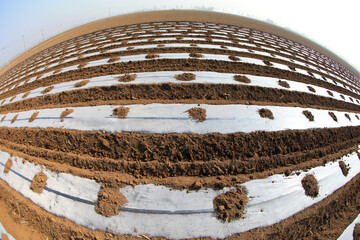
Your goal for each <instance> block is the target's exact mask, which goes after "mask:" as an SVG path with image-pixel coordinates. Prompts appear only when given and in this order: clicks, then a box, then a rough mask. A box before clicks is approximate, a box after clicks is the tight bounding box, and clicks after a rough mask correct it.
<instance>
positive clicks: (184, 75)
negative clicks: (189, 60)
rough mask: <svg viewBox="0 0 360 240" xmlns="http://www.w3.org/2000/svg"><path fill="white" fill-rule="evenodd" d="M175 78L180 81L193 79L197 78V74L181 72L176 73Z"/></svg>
mask: <svg viewBox="0 0 360 240" xmlns="http://www.w3.org/2000/svg"><path fill="white" fill-rule="evenodd" d="M175 78H176V80H179V81H193V80H195V79H196V75H195V74H193V73H181V74H177V75H175Z"/></svg>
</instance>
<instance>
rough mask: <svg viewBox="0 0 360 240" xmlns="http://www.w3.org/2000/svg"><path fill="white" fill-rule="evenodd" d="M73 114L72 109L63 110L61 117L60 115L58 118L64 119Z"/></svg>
mask: <svg viewBox="0 0 360 240" xmlns="http://www.w3.org/2000/svg"><path fill="white" fill-rule="evenodd" d="M73 112H74V109H66V110H64V111H63V112H62V113H61V115H60V118H61V119H64V118H66V117H67V116H69V115H70V114H71V113H73Z"/></svg>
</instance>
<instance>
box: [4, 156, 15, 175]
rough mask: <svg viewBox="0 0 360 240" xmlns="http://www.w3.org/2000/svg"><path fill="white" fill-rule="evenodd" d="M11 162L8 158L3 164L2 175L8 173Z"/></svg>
mask: <svg viewBox="0 0 360 240" xmlns="http://www.w3.org/2000/svg"><path fill="white" fill-rule="evenodd" d="M12 164H13V162H12V160H11V159H10V158H9V159H8V160H7V161H6V163H5V167H4V173H9V171H10V168H11V167H12Z"/></svg>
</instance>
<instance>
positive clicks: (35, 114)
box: [29, 112, 39, 122]
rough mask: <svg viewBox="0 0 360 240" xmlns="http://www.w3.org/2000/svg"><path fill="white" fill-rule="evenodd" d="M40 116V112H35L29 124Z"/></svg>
mask: <svg viewBox="0 0 360 240" xmlns="http://www.w3.org/2000/svg"><path fill="white" fill-rule="evenodd" d="M38 115H39V112H34V113H33V114H32V115H31V117H30V118H29V122H33V121H34V120H35V118H36V117H37V116H38Z"/></svg>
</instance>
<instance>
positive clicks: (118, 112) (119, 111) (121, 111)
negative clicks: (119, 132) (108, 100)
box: [113, 107, 130, 119]
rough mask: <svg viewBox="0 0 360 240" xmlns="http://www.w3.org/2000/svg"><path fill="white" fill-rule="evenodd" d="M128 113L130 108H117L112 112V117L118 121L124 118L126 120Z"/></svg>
mask: <svg viewBox="0 0 360 240" xmlns="http://www.w3.org/2000/svg"><path fill="white" fill-rule="evenodd" d="M129 111H130V108H127V107H118V108H115V109H114V110H113V115H114V116H117V117H118V118H119V119H124V118H126V116H127V114H128V113H129Z"/></svg>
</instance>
